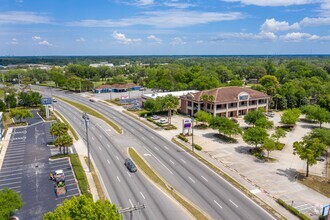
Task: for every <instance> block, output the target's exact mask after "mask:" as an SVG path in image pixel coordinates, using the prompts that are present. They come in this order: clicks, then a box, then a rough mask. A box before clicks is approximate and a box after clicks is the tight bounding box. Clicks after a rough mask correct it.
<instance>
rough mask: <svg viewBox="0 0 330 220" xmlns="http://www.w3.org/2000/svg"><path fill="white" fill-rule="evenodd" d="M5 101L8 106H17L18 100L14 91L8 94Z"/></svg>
mask: <svg viewBox="0 0 330 220" xmlns="http://www.w3.org/2000/svg"><path fill="white" fill-rule="evenodd" d="M5 103H6V106H7V108H16V106H17V100H16V96H15V94H14V93H12V94H9V95H6V97H5Z"/></svg>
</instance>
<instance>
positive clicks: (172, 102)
mask: <svg viewBox="0 0 330 220" xmlns="http://www.w3.org/2000/svg"><path fill="white" fill-rule="evenodd" d="M178 105H179V99H178V98H177V97H175V96H173V95H167V96H165V97H164V98H163V106H164V109H166V110H167V111H168V123H169V124H171V116H172V110H176V109H177V108H178Z"/></svg>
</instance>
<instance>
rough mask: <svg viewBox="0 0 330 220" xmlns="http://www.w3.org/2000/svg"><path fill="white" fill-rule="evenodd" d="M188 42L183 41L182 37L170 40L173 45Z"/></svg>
mask: <svg viewBox="0 0 330 220" xmlns="http://www.w3.org/2000/svg"><path fill="white" fill-rule="evenodd" d="M186 43H187V42H185V41H183V40H182V39H181V38H180V37H175V38H173V39H172V41H171V42H170V44H171V45H173V46H174V45H183V44H186Z"/></svg>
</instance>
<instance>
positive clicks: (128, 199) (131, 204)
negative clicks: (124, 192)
mask: <svg viewBox="0 0 330 220" xmlns="http://www.w3.org/2000/svg"><path fill="white" fill-rule="evenodd" d="M128 201H129V203H130V204H131V206H132V207H133V206H134V205H133V203H132V201H131V199H128Z"/></svg>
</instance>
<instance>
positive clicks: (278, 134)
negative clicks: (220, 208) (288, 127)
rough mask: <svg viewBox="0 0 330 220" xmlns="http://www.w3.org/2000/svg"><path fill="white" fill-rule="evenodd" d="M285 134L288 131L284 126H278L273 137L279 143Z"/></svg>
mask: <svg viewBox="0 0 330 220" xmlns="http://www.w3.org/2000/svg"><path fill="white" fill-rule="evenodd" d="M285 135H286V131H285V130H284V129H283V128H277V129H276V130H275V132H274V134H272V138H274V139H275V141H276V142H277V143H279V140H280V138H282V137H285Z"/></svg>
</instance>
